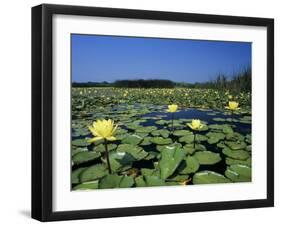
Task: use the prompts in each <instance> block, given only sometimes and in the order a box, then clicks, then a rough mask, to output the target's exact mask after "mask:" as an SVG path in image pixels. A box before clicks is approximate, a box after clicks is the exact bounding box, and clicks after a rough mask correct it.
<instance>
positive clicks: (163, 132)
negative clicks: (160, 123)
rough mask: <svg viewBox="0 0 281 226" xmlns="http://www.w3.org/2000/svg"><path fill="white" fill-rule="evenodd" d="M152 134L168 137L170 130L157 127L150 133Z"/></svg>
mask: <svg viewBox="0 0 281 226" xmlns="http://www.w3.org/2000/svg"><path fill="white" fill-rule="evenodd" d="M151 134H152V135H153V136H162V137H164V138H167V137H169V135H170V132H169V131H168V130H166V129H159V130H155V131H153V132H152V133H151Z"/></svg>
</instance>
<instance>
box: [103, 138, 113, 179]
mask: <svg viewBox="0 0 281 226" xmlns="http://www.w3.org/2000/svg"><path fill="white" fill-rule="evenodd" d="M104 147H105V158H106V161H107V166H108V172H109V174H111V172H112V171H111V166H110V161H109V153H108V147H107V140H106V139H105V141H104Z"/></svg>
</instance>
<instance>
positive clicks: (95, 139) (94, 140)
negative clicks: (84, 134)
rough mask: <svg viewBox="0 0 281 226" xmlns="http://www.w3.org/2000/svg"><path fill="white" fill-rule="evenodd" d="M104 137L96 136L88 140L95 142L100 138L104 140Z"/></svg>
mask: <svg viewBox="0 0 281 226" xmlns="http://www.w3.org/2000/svg"><path fill="white" fill-rule="evenodd" d="M102 139H103V138H102V137H94V138H91V139H89V140H88V142H89V143H93V142H96V141H98V140H102Z"/></svg>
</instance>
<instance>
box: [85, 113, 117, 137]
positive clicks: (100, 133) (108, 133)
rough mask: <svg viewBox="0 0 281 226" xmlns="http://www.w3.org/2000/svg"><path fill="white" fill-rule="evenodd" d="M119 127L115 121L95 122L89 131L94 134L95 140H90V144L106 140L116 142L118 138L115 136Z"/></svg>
mask: <svg viewBox="0 0 281 226" xmlns="http://www.w3.org/2000/svg"><path fill="white" fill-rule="evenodd" d="M117 127H118V125H114V121H113V120H111V119H108V120H105V119H103V120H97V121H95V122H93V125H92V126H89V130H90V131H91V133H92V134H93V136H94V138H92V139H90V140H89V142H95V141H97V140H101V139H106V140H109V141H114V140H116V138H115V137H114V136H113V135H114V133H115V131H116V129H117Z"/></svg>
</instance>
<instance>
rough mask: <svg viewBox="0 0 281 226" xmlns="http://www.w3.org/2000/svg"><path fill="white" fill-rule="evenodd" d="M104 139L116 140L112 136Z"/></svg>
mask: <svg viewBox="0 0 281 226" xmlns="http://www.w3.org/2000/svg"><path fill="white" fill-rule="evenodd" d="M106 139H107V140H109V141H115V140H116V138H115V137H114V136H111V137H106Z"/></svg>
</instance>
